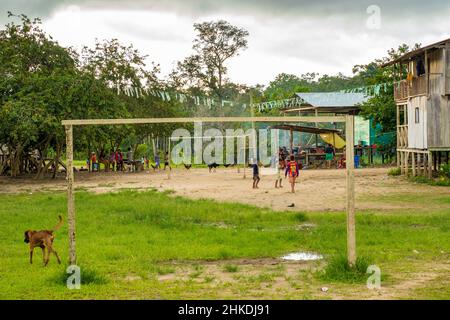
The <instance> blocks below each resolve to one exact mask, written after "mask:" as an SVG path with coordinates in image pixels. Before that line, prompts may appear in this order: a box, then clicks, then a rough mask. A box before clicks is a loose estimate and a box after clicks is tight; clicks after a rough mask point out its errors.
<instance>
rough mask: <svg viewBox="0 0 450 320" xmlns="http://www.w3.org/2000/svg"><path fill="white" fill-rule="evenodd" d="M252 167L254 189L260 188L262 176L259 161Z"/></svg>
mask: <svg viewBox="0 0 450 320" xmlns="http://www.w3.org/2000/svg"><path fill="white" fill-rule="evenodd" d="M252 167H253V189H258V183H259V181H260V180H261V178H260V177H259V166H258V161H255V162H254V163H253V165H252Z"/></svg>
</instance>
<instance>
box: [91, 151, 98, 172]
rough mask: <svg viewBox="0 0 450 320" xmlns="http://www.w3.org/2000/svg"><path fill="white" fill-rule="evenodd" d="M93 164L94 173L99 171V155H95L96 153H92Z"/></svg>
mask: <svg viewBox="0 0 450 320" xmlns="http://www.w3.org/2000/svg"><path fill="white" fill-rule="evenodd" d="M91 164H92V171H98V163H97V155H96V154H95V152H92V155H91Z"/></svg>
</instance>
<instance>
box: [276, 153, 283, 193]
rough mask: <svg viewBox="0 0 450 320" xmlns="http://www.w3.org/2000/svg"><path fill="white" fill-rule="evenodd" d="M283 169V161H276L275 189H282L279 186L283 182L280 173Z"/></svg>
mask: <svg viewBox="0 0 450 320" xmlns="http://www.w3.org/2000/svg"><path fill="white" fill-rule="evenodd" d="M284 167H285V161H284V160H283V159H280V160H278V166H277V180H275V188H277V189H278V188H283V186H282V185H281V182H282V181H283V178H282V176H281V172H282V171H283V170H284ZM278 184H280V186H278Z"/></svg>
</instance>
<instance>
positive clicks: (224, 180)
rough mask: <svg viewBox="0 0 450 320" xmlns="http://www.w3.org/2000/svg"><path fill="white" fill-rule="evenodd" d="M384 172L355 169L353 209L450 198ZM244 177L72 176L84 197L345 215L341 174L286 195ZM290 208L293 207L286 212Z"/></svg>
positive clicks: (305, 174)
mask: <svg viewBox="0 0 450 320" xmlns="http://www.w3.org/2000/svg"><path fill="white" fill-rule="evenodd" d="M387 171H388V169H386V168H371V169H358V170H356V171H355V177H356V178H355V183H356V199H357V201H356V207H357V209H400V208H403V209H404V208H412V209H413V208H418V207H423V206H426V204H420V203H414V202H408V203H405V202H399V203H395V202H384V201H383V203H381V201H373V202H372V201H370V199H371V198H377V197H378V198H379V197H383V196H389V195H392V194H402V195H411V196H414V195H415V194H424V193H425V194H432V195H436V196H438V195H440V194H443V195H444V194H445V195H450V190H449V189H448V188H442V187H431V186H428V185H420V184H412V183H410V182H408V181H406V180H405V179H403V178H399V177H389V176H388V175H387ZM246 173H247V178H246V179H244V178H243V169H242V168H241V169H240V173H238V172H237V169H236V168H219V169H217V171H216V172H212V173H210V172H209V171H208V170H207V169H190V170H186V169H174V170H172V172H171V177H170V179H169V177H168V172H167V171H163V170H161V171H156V172H155V171H152V170H151V171H143V172H139V173H117V172H116V173H112V172H109V173H103V172H102V173H88V172H80V173H77V174H76V175H75V181H76V188H78V189H80V188H82V189H85V190H87V191H89V192H95V193H103V192H111V191H118V190H121V189H127V188H128V189H138V190H146V189H151V188H156V189H158V190H160V191H164V190H173V191H175V194H176V195H181V196H186V197H189V198H193V199H200V198H207V199H214V200H217V201H233V202H236V201H237V202H242V203H247V204H252V205H256V206H260V207H269V208H272V209H274V210H296V211H332V210H345V195H346V191H345V190H346V179H345V170H305V171H302V172H301V174H300V179H299V182H298V184H297V187H296V190H297V192H296V193H295V194H291V193H289V192H288V189H289V186H288V183H287V181H286V180H284V181H283V186H284V188H282V189H275V188H274V181H275V175H274V174H272V173H271V172H270V171H269V170H267V171H266V174H264V172H263V175H262V179H261V182H260V188H259V189H257V190H253V189H252V187H251V184H252V179H251V171H250V170H249V169H247V170H246ZM65 188H66V182H65V179H64V177H63V176H60V177H58V178H57V179H55V180H51V179H45V180H40V181H39V180H33V179H32V178H19V179H11V178H8V177H0V192H2V193H20V192H36V191H53V190H65ZM292 203H294V204H295V207H293V208H288V206H289V205H291V204H292Z"/></svg>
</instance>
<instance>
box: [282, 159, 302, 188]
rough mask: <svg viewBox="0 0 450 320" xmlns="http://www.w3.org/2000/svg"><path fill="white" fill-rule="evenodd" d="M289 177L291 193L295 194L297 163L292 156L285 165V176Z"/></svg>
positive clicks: (297, 173)
mask: <svg viewBox="0 0 450 320" xmlns="http://www.w3.org/2000/svg"><path fill="white" fill-rule="evenodd" d="M287 175H289V183H290V184H291V192H292V193H295V180H296V179H297V177H298V175H299V169H298V163H297V162H296V161H295V158H294V156H293V155H291V157H290V161H289V162H288V164H287V167H286V172H285V176H287Z"/></svg>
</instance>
